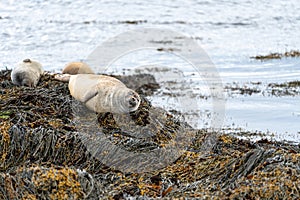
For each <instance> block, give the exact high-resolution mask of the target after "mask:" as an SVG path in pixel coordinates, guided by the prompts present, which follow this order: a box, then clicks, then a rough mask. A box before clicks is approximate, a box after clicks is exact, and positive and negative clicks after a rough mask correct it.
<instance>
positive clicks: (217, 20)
mask: <svg viewBox="0 0 300 200" xmlns="http://www.w3.org/2000/svg"><path fill="white" fill-rule="evenodd" d="M299 10H300V3H299V1H298V0H287V1H282V0H274V1H267V0H260V1H249V0H206V1H205V0H201V1H151V2H149V1H136V0H134V1H91V0H85V1H83V0H82V1H76V0H72V1H63V0H53V1H42V0H25V1H14V0H8V1H1V2H0V26H1V29H0V43H1V46H0V55H1V62H0V68H2V69H5V68H9V69H10V68H13V67H14V66H15V65H16V63H18V62H20V61H21V60H23V59H24V58H32V59H36V60H38V61H39V62H41V63H42V64H43V66H44V68H45V70H47V71H53V72H59V71H61V69H62V68H63V67H64V65H65V64H66V63H68V62H70V61H78V60H81V61H85V60H86V59H87V58H88V56H89V55H90V54H91V52H93V50H94V49H95V48H97V47H98V46H99V45H101V44H102V43H103V42H105V41H107V40H109V39H110V38H113V37H116V36H117V35H118V34H121V33H123V32H125V31H130V30H135V31H137V30H139V29H141V30H142V29H143V28H159V29H171V30H173V31H176V32H179V33H182V34H184V35H185V36H186V37H187V38H191V39H193V41H195V42H196V43H197V44H198V45H199V46H200V47H201V48H202V49H203V50H204V51H205V52H206V54H207V56H208V57H209V58H210V60H211V62H212V63H213V65H214V66H215V68H216V69H217V72H218V75H219V76H220V80H221V81H222V84H223V86H224V87H225V86H226V85H232V84H238V85H240V86H242V87H243V86H244V85H245V84H250V83H257V82H260V87H262V88H264V87H265V86H267V85H269V84H271V83H285V82H287V81H296V80H300V58H283V59H278V60H266V61H263V62H262V61H260V60H254V59H251V58H250V57H252V56H256V55H266V54H269V53H274V52H279V53H284V52H286V51H290V50H298V49H299V48H300V37H299V32H300V12H299ZM133 39H134V38H133ZM160 42H161V43H172V42H173V41H168V40H167V41H160ZM179 51H180V48H179ZM100 56H101V55H100ZM149 66H150V67H149ZM151 66H154V67H151ZM186 66H187V64H186V63H184V61H183V60H182V59H178V58H176V57H174V55H172V54H171V53H168V52H163V51H155V50H141V51H136V52H131V53H128V55H124V56H123V57H121V58H119V59H118V60H115V61H114V63H113V64H112V65H111V67H110V68H109V70H108V71H109V72H110V73H114V74H134V73H151V74H153V75H154V76H155V77H156V78H157V80H158V82H159V83H160V84H161V86H162V88H161V89H160V90H158V91H157V92H156V94H155V95H153V96H151V97H149V98H150V99H151V101H152V102H153V104H154V105H156V106H162V107H164V108H166V109H168V110H179V111H181V112H183V113H187V114H186V116H185V118H186V119H187V120H188V121H189V123H190V124H191V125H192V126H193V127H195V128H209V127H210V125H211V122H210V121H211V120H212V119H211V116H212V115H211V113H212V112H213V106H212V101H211V98H210V97H209V96H210V95H209V89H208V88H207V87H205V83H204V82H203V80H202V78H201V76H199V74H197V72H196V71H195V69H194V68H192V67H186ZM166 77H169V78H166ZM298 89H299V88H298ZM174 94H176V95H174ZM224 95H225V100H226V101H225V116H224V121H223V124H222V127H223V129H224V130H225V132H229V133H234V132H235V131H236V130H243V131H245V132H251V133H252V132H263V133H267V135H264V136H262V137H267V138H268V139H274V140H280V141H289V142H294V143H300V123H299V122H300V95H299V93H296V94H295V95H284V96H276V95H275V96H274V95H264V94H261V93H259V94H253V95H238V94H235V95H230V94H228V93H226V92H224ZM182 96H183V97H184V98H182V99H181V100H180V98H181V97H182ZM172 97H173V98H172ZM205 97H207V98H205ZM186 98H188V99H189V101H186ZM178 99H179V100H178ZM187 108H189V109H187ZM252 139H255V138H252Z"/></svg>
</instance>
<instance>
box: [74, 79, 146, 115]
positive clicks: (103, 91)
mask: <svg viewBox="0 0 300 200" xmlns="http://www.w3.org/2000/svg"><path fill="white" fill-rule="evenodd" d="M69 90H70V93H71V95H72V96H73V97H74V98H75V99H77V100H78V101H80V102H83V103H85V105H86V106H87V107H88V108H89V109H90V110H93V111H95V112H97V113H103V112H111V113H129V112H133V111H135V110H137V109H138V107H139V105H140V102H141V99H140V96H139V95H138V94H137V93H136V92H135V91H133V90H131V89H129V88H127V87H126V86H125V85H124V84H123V83H122V82H121V81H119V80H118V79H116V78H113V77H110V76H104V75H93V74H78V75H72V76H71V77H70V81H69Z"/></svg>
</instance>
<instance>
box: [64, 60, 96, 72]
mask: <svg viewBox="0 0 300 200" xmlns="http://www.w3.org/2000/svg"><path fill="white" fill-rule="evenodd" d="M62 73H63V74H71V75H75V74H95V73H94V71H93V70H92V69H91V68H90V67H89V66H88V65H87V64H86V63H83V62H70V63H68V64H67V65H66V66H65V68H64V69H63V71H62Z"/></svg>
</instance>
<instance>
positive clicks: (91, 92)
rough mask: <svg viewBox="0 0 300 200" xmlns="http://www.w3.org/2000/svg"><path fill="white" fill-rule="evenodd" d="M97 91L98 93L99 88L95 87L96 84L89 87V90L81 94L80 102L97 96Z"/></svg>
mask: <svg viewBox="0 0 300 200" xmlns="http://www.w3.org/2000/svg"><path fill="white" fill-rule="evenodd" d="M98 93H99V88H98V87H97V85H95V86H93V87H92V88H89V90H88V91H87V92H86V93H85V94H84V95H83V96H82V98H81V102H82V103H86V102H88V101H89V100H90V99H92V98H94V97H95V96H97V94H98Z"/></svg>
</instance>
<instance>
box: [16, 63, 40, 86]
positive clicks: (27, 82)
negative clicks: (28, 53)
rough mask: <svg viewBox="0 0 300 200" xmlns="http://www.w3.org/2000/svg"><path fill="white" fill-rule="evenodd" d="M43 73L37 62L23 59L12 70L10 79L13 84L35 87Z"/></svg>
mask: <svg viewBox="0 0 300 200" xmlns="http://www.w3.org/2000/svg"><path fill="white" fill-rule="evenodd" d="M43 73H44V70H43V67H42V65H41V64H40V63H39V62H37V61H34V60H31V59H25V60H23V61H22V62H20V63H18V64H17V66H16V67H15V68H14V69H13V70H12V72H11V80H12V82H13V84H15V85H19V86H29V87H36V85H37V84H38V82H39V80H40V78H41V75H42V74H43Z"/></svg>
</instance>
